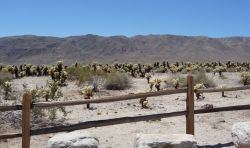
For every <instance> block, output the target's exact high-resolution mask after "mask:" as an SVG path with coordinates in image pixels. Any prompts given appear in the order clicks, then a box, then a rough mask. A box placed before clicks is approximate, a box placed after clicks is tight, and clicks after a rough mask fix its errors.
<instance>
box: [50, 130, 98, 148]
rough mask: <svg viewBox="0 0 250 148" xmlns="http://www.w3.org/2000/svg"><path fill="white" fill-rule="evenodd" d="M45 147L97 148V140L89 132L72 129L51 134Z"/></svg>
mask: <svg viewBox="0 0 250 148" xmlns="http://www.w3.org/2000/svg"><path fill="white" fill-rule="evenodd" d="M47 148H99V141H98V139H97V138H95V137H93V136H92V135H91V134H90V133H89V132H86V131H74V132H70V133H62V134H57V135H55V136H53V137H52V138H50V139H49V141H48V144H47Z"/></svg>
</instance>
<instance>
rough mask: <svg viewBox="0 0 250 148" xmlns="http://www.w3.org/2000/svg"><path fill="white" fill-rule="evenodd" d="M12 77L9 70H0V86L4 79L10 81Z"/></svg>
mask: <svg viewBox="0 0 250 148" xmlns="http://www.w3.org/2000/svg"><path fill="white" fill-rule="evenodd" d="M11 79H12V75H11V74H10V73H9V72H4V71H1V72H0V86H2V85H3V84H4V83H5V82H6V81H10V80H11Z"/></svg>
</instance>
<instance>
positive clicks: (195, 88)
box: [194, 83, 206, 100]
mask: <svg viewBox="0 0 250 148" xmlns="http://www.w3.org/2000/svg"><path fill="white" fill-rule="evenodd" d="M205 88H206V86H205V85H204V84H203V83H198V84H196V85H195V86H194V91H195V94H196V98H197V100H199V99H201V96H202V98H203V99H204V98H205V97H204V96H203V95H202V94H201V93H197V92H196V91H197V90H198V89H205Z"/></svg>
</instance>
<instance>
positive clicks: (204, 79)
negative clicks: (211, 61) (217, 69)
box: [194, 71, 215, 88]
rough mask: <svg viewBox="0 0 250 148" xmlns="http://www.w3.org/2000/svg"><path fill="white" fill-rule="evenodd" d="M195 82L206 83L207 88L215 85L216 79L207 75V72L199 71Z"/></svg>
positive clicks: (195, 75) (195, 76)
mask: <svg viewBox="0 0 250 148" xmlns="http://www.w3.org/2000/svg"><path fill="white" fill-rule="evenodd" d="M194 84H204V86H205V87H206V88H208V87H215V83H214V81H213V80H212V79H211V78H209V77H207V75H206V73H205V72H202V71H199V72H196V73H195V74H194Z"/></svg>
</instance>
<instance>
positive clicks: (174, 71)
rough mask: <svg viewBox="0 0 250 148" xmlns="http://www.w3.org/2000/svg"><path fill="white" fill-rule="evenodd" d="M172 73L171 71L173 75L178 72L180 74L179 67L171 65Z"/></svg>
mask: <svg viewBox="0 0 250 148" xmlns="http://www.w3.org/2000/svg"><path fill="white" fill-rule="evenodd" d="M170 71H171V72H172V73H177V72H178V67H177V66H175V65H171V66H170Z"/></svg>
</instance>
